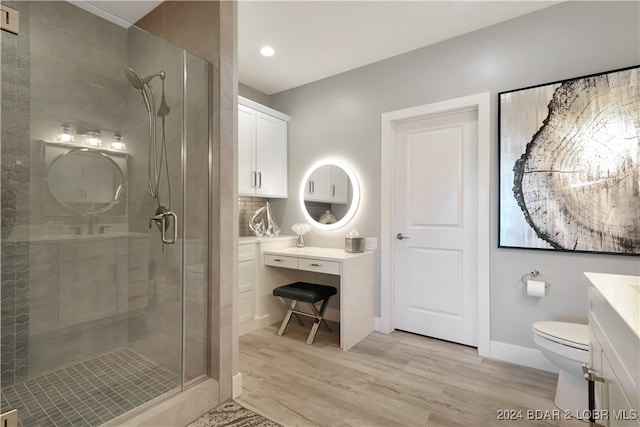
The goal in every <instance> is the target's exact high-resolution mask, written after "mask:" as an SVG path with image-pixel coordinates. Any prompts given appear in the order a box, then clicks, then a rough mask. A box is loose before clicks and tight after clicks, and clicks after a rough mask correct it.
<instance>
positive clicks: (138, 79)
mask: <svg viewBox="0 0 640 427" xmlns="http://www.w3.org/2000/svg"><path fill="white" fill-rule="evenodd" d="M124 73H125V75H126V77H127V80H129V83H130V84H131V86H133V88H134V89H137V90H138V92H139V93H140V94H141V95H142V99H143V100H144V106H145V108H146V109H147V115H148V118H149V157H148V162H147V163H148V165H147V166H148V168H147V173H148V185H149V194H151V198H152V199H154V200H156V203H157V205H158V210H156V215H154V216H153V217H151V220H150V222H149V224H150V226H151V224H152V222H153V221H156V223H157V224H160V223H161V224H162V226H161V233H162V241H163V243H165V244H172V243H175V241H176V238H177V234H176V233H177V228H176V227H177V224H176V222H177V216H176V214H175V213H173V212H171V181H170V179H169V164H168V157H167V145H166V132H165V118H166V116H167V115H168V114H169V112H170V108H169V105H167V101H166V97H165V90H164V89H165V88H164V80H165V78H166V77H167V75H166V73H165V72H164V71H159V72H157V73H155V74H150V75H148V76H146V77H142V76H141V75H140V74H139V73H138V72H137V71H136V70H134V69H133V68H131V67H127V68H126V69H125V70H124ZM156 77H160V80H162V96H161V99H160V108H159V109H158V112H157V114H156V113H155V108H156V98H155V93H154V91H153V86H151V80H153V79H154V78H156ZM156 115H157V116H158V117H160V118H161V121H162V127H161V132H162V134H161V140H160V142H159V141H158V138H157V134H156ZM163 167H164V174H165V175H166V183H167V185H166V188H167V199H168V200H167V203H166V207H165V206H163V203H162V201H161V200H160V194H159V193H160V181H161V180H162V173H163V171H162V169H163ZM169 217H173V219H174V221H173V226H174V235H173V239H167V238H166V237H165V232H166V231H167V228H168V227H169V223H170V219H168V218H169Z"/></svg>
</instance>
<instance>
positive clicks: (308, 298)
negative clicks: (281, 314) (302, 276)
mask: <svg viewBox="0 0 640 427" xmlns="http://www.w3.org/2000/svg"><path fill="white" fill-rule="evenodd" d="M337 293H338V290H337V289H336V288H334V287H333V286H325V285H316V284H313V283H306V282H296V283H291V284H288V285H284V286H280V287H278V288H275V289H274V290H273V295H274V296H277V297H282V298H286V299H293V300H297V301H302V302H310V303H314V302H317V301H320V300H323V299H327V298H329V297H330V296H331V295H335V294H337Z"/></svg>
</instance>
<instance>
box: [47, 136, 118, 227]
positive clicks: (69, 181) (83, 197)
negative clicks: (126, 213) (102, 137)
mask: <svg viewBox="0 0 640 427" xmlns="http://www.w3.org/2000/svg"><path fill="white" fill-rule="evenodd" d="M46 181H47V184H48V187H49V192H50V193H51V195H52V196H53V198H54V199H55V200H56V201H57V202H58V203H60V204H61V205H62V206H64V207H65V208H67V209H69V210H72V211H73V212H76V213H79V214H84V215H88V214H99V213H103V212H106V211H108V210H110V209H111V208H113V207H114V206H115V205H116V204H118V203H120V202H121V201H122V200H124V197H123V196H124V191H125V185H126V184H125V177H124V174H123V173H122V170H121V169H120V167H118V165H117V164H116V162H115V161H114V160H113V159H111V158H110V157H109V156H107V155H106V154H104V153H101V152H99V151H93V150H90V149H88V148H75V149H71V150H69V151H67V152H65V153H64V154H61V155H60V156H58V157H57V158H55V159H54V160H53V161H52V162H51V164H50V165H49V169H48V171H47V179H46Z"/></svg>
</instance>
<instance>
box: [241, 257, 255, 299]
mask: <svg viewBox="0 0 640 427" xmlns="http://www.w3.org/2000/svg"><path fill="white" fill-rule="evenodd" d="M238 265H239V269H238V293H243V292H247V291H250V290H252V289H254V288H255V286H256V284H255V282H256V262H255V261H242V262H239V263H238Z"/></svg>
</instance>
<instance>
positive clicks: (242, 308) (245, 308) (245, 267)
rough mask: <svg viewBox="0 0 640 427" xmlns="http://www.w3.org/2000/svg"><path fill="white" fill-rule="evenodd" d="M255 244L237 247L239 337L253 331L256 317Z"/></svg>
mask: <svg viewBox="0 0 640 427" xmlns="http://www.w3.org/2000/svg"><path fill="white" fill-rule="evenodd" d="M256 274H257V270H256V243H255V242H254V241H252V240H250V241H245V242H243V243H240V244H239V245H238V323H239V330H240V335H243V334H246V333H247V332H249V331H251V330H253V329H255V317H256V290H255V289H256V282H257V276H256Z"/></svg>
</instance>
